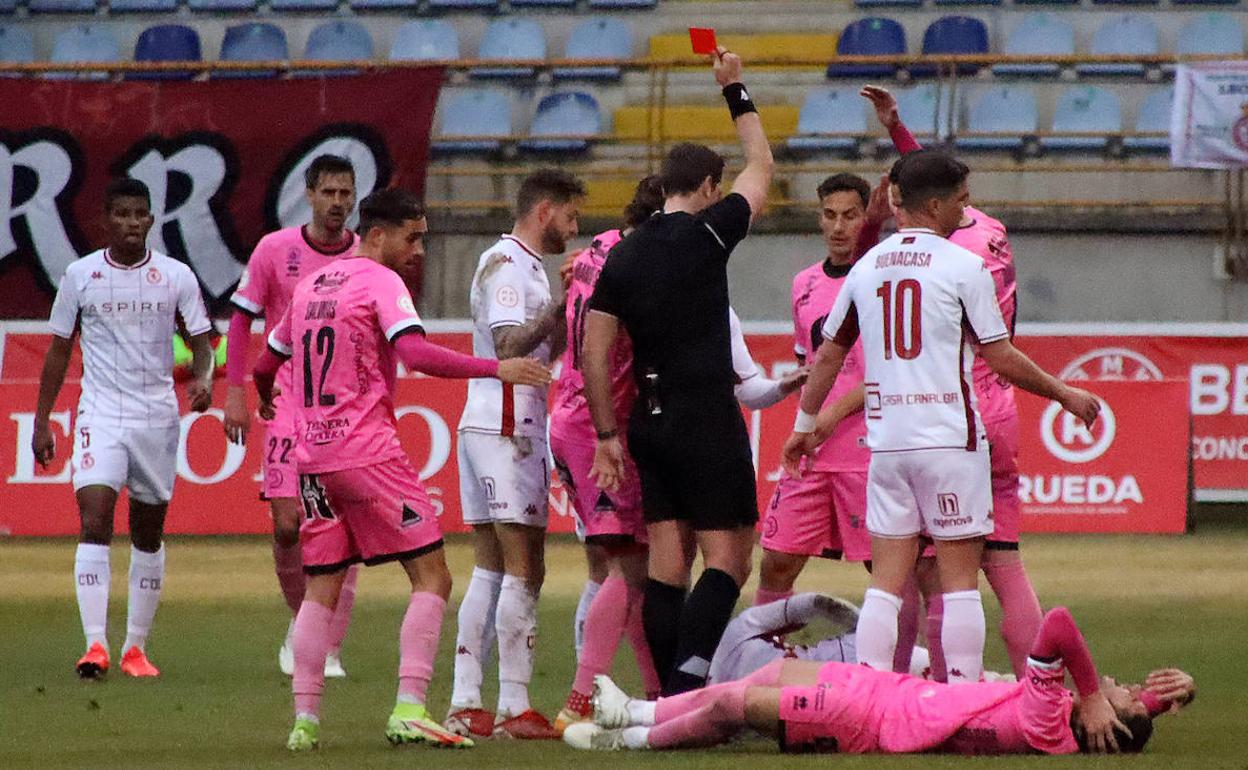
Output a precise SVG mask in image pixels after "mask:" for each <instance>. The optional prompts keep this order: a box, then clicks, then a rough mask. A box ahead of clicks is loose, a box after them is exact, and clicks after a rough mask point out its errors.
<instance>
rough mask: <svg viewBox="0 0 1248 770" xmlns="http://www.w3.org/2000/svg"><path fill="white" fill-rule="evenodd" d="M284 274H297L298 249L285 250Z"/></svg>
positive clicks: (292, 275) (291, 275)
mask: <svg viewBox="0 0 1248 770" xmlns="http://www.w3.org/2000/svg"><path fill="white" fill-rule="evenodd" d="M286 275H287V276H290V277H294V276H296V275H299V249H293V248H292V249H291V250H290V251H288V252H286Z"/></svg>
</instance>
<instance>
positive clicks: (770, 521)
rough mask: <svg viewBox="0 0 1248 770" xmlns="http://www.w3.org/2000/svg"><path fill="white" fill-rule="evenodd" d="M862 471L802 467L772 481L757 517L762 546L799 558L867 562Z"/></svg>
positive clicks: (869, 537) (865, 505)
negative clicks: (760, 518)
mask: <svg viewBox="0 0 1248 770" xmlns="http://www.w3.org/2000/svg"><path fill="white" fill-rule="evenodd" d="M866 511H867V474H866V472H865V471H809V470H808V471H806V472H805V473H803V474H802V477H801V478H800V479H795V478H793V477H791V476H787V475H786V476H784V477H783V478H781V479H780V481H778V482H776V492H775V494H774V495H772V498H771V504H770V505H769V506H768V507H767V515H766V516H765V517H764V518H763V535H762V538H761V539H760V542H761V544H762V546H763V548H766V549H767V550H769V551H778V552H780V553H790V554H797V555H799V556H822V557H825V558H832V559H836V558H841V557H843V558H844V559H845V560H846V561H867V560H868V559H870V558H871V536H870V534H868V533H867V520H866Z"/></svg>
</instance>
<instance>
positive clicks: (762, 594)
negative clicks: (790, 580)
mask: <svg viewBox="0 0 1248 770" xmlns="http://www.w3.org/2000/svg"><path fill="white" fill-rule="evenodd" d="M792 595H793V589H792V588H790V589H789V590H787V591H770V590H768V589H766V588H763V586H762V585H761V584H760V585H759V586H758V589H757V590H756V591H754V606H755V607H757V606H758V605H760V604H771V603H772V602H778V601H780V600H781V599H787V598H789V597H790V596H792Z"/></svg>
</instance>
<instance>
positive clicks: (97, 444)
mask: <svg viewBox="0 0 1248 770" xmlns="http://www.w3.org/2000/svg"><path fill="white" fill-rule="evenodd" d="M71 464H72V467H73V479H74V491H75V492H77V491H78V490H79V489H82V488H83V487H88V486H92V485H95V484H100V485H103V486H106V487H110V488H112V489H113V491H115V492H120V491H121V488H122V487H123V486H124V487H126V488H128V489H129V490H130V497H131V498H133V499H135V500H138V501H139V502H141V503H150V504H153V505H155V504H159V503H167V502H169V499H170V498H171V497H173V479H174V476H175V475H176V473H177V464H178V425H177V424H174V425H169V426H167V427H166V426H158V427H154V428H117V427H111V426H107V427H106V426H103V425H99V424H98V423H97V424H92V423H91V422H89V421H85V420H84V421H80V422H78V423H77V424H76V425H74V456H73V459H72V461H71Z"/></svg>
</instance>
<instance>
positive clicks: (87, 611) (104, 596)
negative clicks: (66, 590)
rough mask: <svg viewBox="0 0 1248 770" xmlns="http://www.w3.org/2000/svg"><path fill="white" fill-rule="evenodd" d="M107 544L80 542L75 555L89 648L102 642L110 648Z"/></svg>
mask: <svg viewBox="0 0 1248 770" xmlns="http://www.w3.org/2000/svg"><path fill="white" fill-rule="evenodd" d="M111 577H112V573H111V572H110V571H109V567H108V546H106V545H95V544H93V543H79V544H78V550H77V551H76V552H75V554H74V583H75V585H76V588H77V590H78V615H79V617H80V618H82V633H83V636H85V637H87V647H88V648H90V647H91V645H93V644H95V643H96V642H99V643H100V644H102V645H104V646H105V647H108V637H107V636H106V631H107V629H108V584H109V579H110V578H111Z"/></svg>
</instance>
